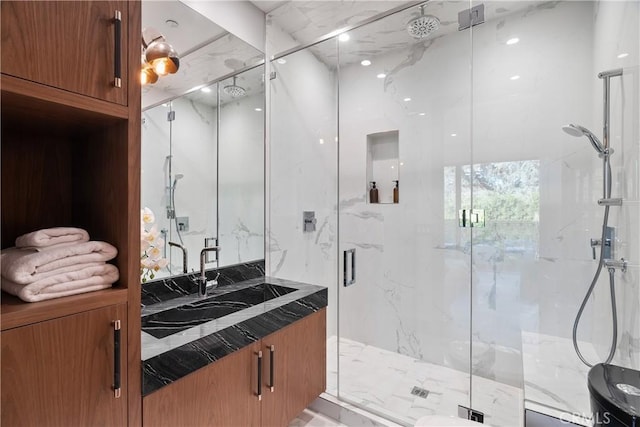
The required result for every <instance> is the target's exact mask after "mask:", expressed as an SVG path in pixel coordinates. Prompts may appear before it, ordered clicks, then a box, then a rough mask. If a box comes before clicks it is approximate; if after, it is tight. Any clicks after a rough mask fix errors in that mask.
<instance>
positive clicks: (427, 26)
mask: <svg viewBox="0 0 640 427" xmlns="http://www.w3.org/2000/svg"><path fill="white" fill-rule="evenodd" d="M438 28H440V20H439V19H438V18H436V17H435V16H433V15H425V14H424V5H422V6H420V16H419V17H417V18H414V19H412V20H411V21H409V22H408V23H407V32H408V33H409V35H410V36H411V37H413V38H414V39H423V38H425V37H427V36H428V35H429V34H431V33H433V32H434V31H436V30H437V29H438Z"/></svg>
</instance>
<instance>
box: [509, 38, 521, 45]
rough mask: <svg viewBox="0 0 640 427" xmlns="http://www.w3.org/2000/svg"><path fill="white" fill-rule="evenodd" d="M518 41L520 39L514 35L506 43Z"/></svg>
mask: <svg viewBox="0 0 640 427" xmlns="http://www.w3.org/2000/svg"><path fill="white" fill-rule="evenodd" d="M519 41H520V39H519V38H517V37H514V38H512V39H509V40H507V44H516V43H518V42H519Z"/></svg>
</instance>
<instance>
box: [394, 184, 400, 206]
mask: <svg viewBox="0 0 640 427" xmlns="http://www.w3.org/2000/svg"><path fill="white" fill-rule="evenodd" d="M393 182H395V183H396V185H395V187H393V203H398V200H399V196H400V193H399V192H400V189H399V188H398V187H399V185H400V181H397V180H396V181H393Z"/></svg>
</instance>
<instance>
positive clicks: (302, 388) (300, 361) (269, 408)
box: [142, 309, 326, 427]
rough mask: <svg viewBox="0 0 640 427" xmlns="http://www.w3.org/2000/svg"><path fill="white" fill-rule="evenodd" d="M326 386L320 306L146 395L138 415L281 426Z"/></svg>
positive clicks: (161, 422)
mask: <svg viewBox="0 0 640 427" xmlns="http://www.w3.org/2000/svg"><path fill="white" fill-rule="evenodd" d="M271 346H273V347H274V352H273V359H272V358H271V354H272V352H271ZM260 351H261V352H262V361H261V362H262V384H261V385H262V387H261V389H260V390H261V392H262V393H261V397H260V398H259V397H258V363H259V359H258V354H259V352H260ZM272 360H273V363H274V370H273V377H272V376H271V361H272ZM272 381H273V382H272ZM272 384H273V391H271V385H272ZM325 388H326V309H322V310H320V311H318V312H316V313H314V314H311V315H309V316H307V317H305V318H303V319H301V320H299V321H297V322H295V323H292V324H291V325H288V326H286V327H285V328H283V329H281V330H280V331H277V332H275V333H273V334H270V335H268V336H266V337H265V338H263V339H262V340H260V341H258V342H256V343H254V344H252V345H250V346H247V347H245V348H243V349H241V350H238V351H236V352H234V353H233V354H230V355H228V356H226V357H224V358H222V359H221V360H219V361H217V362H214V363H212V364H210V365H208V366H206V367H204V368H202V369H199V370H197V371H195V372H193V373H191V374H189V375H187V376H186V377H184V378H181V379H179V380H177V381H175V382H173V383H172V384H170V385H167V386H165V387H163V388H161V389H160V390H158V391H155V392H153V393H151V394H149V395H148V396H145V397H144V399H143V402H142V407H143V417H142V421H143V425H144V426H148V427H156V426H167V427H173V426H177V425H184V426H221V427H226V426H237V427H242V426H246V427H257V426H265V427H272V426H280V427H284V426H287V425H288V424H289V423H290V422H291V420H293V419H294V418H295V417H296V416H297V415H298V414H299V413H300V412H302V410H304V408H306V407H307V406H308V405H309V404H310V403H311V402H313V400H314V399H316V398H317V397H318V396H319V395H320V393H322V392H324V390H325Z"/></svg>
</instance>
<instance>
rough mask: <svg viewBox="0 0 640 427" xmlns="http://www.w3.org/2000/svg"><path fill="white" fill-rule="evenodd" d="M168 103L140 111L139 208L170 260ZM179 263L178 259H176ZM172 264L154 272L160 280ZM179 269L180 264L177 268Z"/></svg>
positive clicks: (169, 108) (167, 273) (169, 271)
mask: <svg viewBox="0 0 640 427" xmlns="http://www.w3.org/2000/svg"><path fill="white" fill-rule="evenodd" d="M171 111H172V110H171V103H170V102H167V103H165V104H162V105H158V106H157V107H154V108H150V109H147V110H145V111H143V112H142V167H141V174H140V179H141V184H142V185H141V188H142V191H141V194H140V198H141V203H140V204H141V206H142V207H148V208H149V209H151V210H152V211H153V213H154V214H155V219H156V221H155V226H156V227H157V230H158V232H159V233H160V237H162V239H163V240H164V242H165V243H164V245H163V247H162V252H163V254H162V255H163V258H167V259H170V258H169V257H170V251H169V246H168V244H167V243H168V242H169V241H170V240H171V224H172V221H171V220H170V219H169V218H168V217H167V211H168V206H169V203H170V197H169V190H170V186H171V184H172V179H173V175H172V174H171V171H170V167H171V123H170V122H169V120H168V119H169V117H170V113H171ZM179 259H180V260H181V259H182V258H179ZM173 267H174V266H173V265H172V264H171V263H170V264H169V265H168V266H167V268H165V269H162V270H160V271H158V272H156V273H155V277H157V278H161V277H166V276H169V275H171V270H172V269H173ZM178 268H180V265H178Z"/></svg>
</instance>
